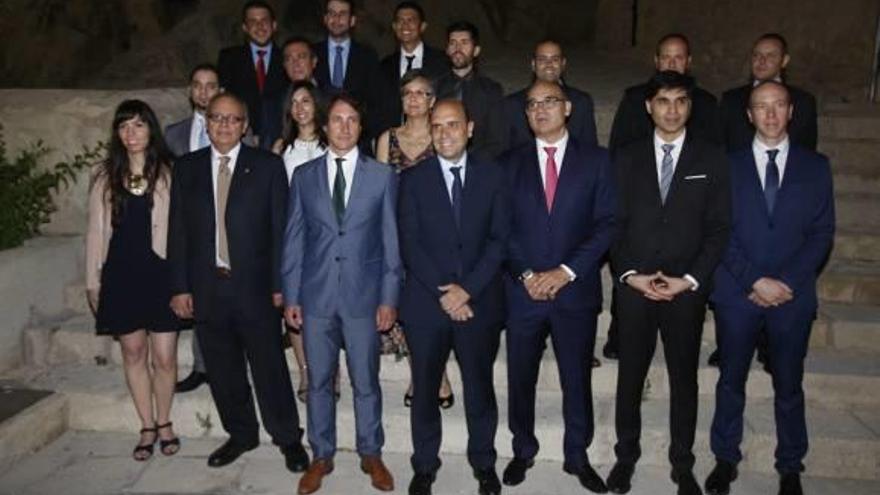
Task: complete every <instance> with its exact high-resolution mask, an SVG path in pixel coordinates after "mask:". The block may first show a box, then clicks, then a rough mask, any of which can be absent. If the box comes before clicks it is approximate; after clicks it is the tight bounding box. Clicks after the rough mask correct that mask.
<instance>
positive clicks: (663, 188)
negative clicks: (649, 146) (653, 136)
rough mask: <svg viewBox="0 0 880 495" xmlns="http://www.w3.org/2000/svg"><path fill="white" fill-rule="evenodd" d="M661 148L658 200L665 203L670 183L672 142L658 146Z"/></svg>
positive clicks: (673, 146)
mask: <svg viewBox="0 0 880 495" xmlns="http://www.w3.org/2000/svg"><path fill="white" fill-rule="evenodd" d="M660 148H661V149H662V150H663V161H662V162H660V202H661V203H663V204H666V195H667V194H669V186H671V185H672V174H673V172H674V170H673V168H672V148H675V145H674V144H664V145H662V146H660Z"/></svg>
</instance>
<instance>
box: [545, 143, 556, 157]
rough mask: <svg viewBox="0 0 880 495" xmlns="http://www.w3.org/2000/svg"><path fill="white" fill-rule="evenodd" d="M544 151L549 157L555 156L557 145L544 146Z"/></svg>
mask: <svg viewBox="0 0 880 495" xmlns="http://www.w3.org/2000/svg"><path fill="white" fill-rule="evenodd" d="M544 151H545V152H546V153H547V156H548V157H550V158H553V157H554V155H556V146H544Z"/></svg>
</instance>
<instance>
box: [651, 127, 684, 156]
mask: <svg viewBox="0 0 880 495" xmlns="http://www.w3.org/2000/svg"><path fill="white" fill-rule="evenodd" d="M685 136H687V129H685V130H684V132H682V133H681V135H680V136H678V137H677V138H675V139H674V140H672V142H666V141H664V140H663V139H661V138H660V136H658V135H657V131H654V147H655V148H659V147H660V146H662V145H664V144H672V145H675V148H673V149H674V150H676V151H679V150H681V147H682V146H684V138H685Z"/></svg>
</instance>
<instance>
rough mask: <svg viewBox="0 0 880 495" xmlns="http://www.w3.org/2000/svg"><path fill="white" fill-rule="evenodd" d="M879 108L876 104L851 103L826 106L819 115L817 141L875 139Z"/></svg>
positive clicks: (879, 129)
mask: <svg viewBox="0 0 880 495" xmlns="http://www.w3.org/2000/svg"><path fill="white" fill-rule="evenodd" d="M878 136H880V110H878V108H877V106H876V105H875V106H869V105H853V106H850V107H849V108H826V109H825V110H824V111H823V112H822V114H821V115H820V116H819V142H820V143H822V142H825V141H828V140H831V139H877V138H878Z"/></svg>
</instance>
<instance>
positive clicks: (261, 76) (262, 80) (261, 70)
mask: <svg viewBox="0 0 880 495" xmlns="http://www.w3.org/2000/svg"><path fill="white" fill-rule="evenodd" d="M265 55H266V50H257V88H258V89H259V90H260V93H262V92H263V86H264V85H265V84H266V62H263V57H264V56H265Z"/></svg>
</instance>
